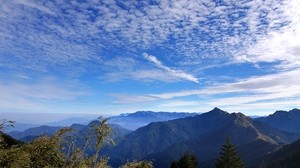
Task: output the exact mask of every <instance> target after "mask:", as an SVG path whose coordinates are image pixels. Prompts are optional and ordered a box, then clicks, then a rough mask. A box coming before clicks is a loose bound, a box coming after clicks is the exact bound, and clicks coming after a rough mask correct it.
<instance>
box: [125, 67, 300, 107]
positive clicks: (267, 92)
mask: <svg viewBox="0 0 300 168" xmlns="http://www.w3.org/2000/svg"><path fill="white" fill-rule="evenodd" d="M299 75H300V69H294V70H290V71H286V72H281V73H276V74H271V75H264V76H258V77H251V78H248V79H243V80H240V81H237V82H233V83H219V84H216V85H215V86H210V87H207V88H203V89H198V90H185V91H179V92H169V93H156V94H143V95H127V96H124V95H123V97H122V100H126V98H127V97H130V99H131V100H135V102H136V103H137V102H139V101H140V99H139V98H140V96H142V97H146V98H149V97H151V99H143V102H145V101H149V102H151V101H156V100H160V101H161V102H162V103H161V105H160V107H162V108H166V107H168V108H173V107H175V106H176V107H177V106H182V107H184V106H185V107H186V106H189V107H188V109H190V110H191V109H195V108H198V106H205V107H216V106H217V107H226V108H230V109H237V107H241V110H242V109H246V107H247V108H248V110H249V109H255V105H256V104H257V105H259V107H260V108H262V107H263V105H268V104H272V105H276V103H277V104H278V106H279V105H280V107H287V106H289V107H292V106H293V107H297V106H298V104H297V103H296V102H299V99H300V90H299V88H300V79H299V78H298V76H299ZM136 96H137V99H135V97H136ZM191 96H198V98H195V97H194V98H189V97H191ZM181 99H188V100H181ZM164 100H166V101H167V102H165V101H164ZM280 101H282V102H281V103H279V102H280ZM257 107H258V106H257ZM267 107H268V109H270V107H272V106H267ZM267 107H265V108H267ZM280 107H278V109H280Z"/></svg>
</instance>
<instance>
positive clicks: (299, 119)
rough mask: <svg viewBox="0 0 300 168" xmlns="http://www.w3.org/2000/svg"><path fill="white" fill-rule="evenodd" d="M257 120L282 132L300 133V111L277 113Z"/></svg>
mask: <svg viewBox="0 0 300 168" xmlns="http://www.w3.org/2000/svg"><path fill="white" fill-rule="evenodd" d="M255 120H257V121H260V122H263V123H265V124H268V125H270V126H272V127H275V128H278V129H280V130H285V131H289V132H298V133H300V109H293V110H290V111H276V112H275V113H274V114H271V115H269V116H267V117H260V118H256V119H255Z"/></svg>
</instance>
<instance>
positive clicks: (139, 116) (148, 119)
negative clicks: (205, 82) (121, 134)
mask: <svg viewBox="0 0 300 168" xmlns="http://www.w3.org/2000/svg"><path fill="white" fill-rule="evenodd" d="M198 114H200V113H187V112H153V111H137V112H135V113H127V114H120V115H118V116H113V117H110V118H109V120H108V122H109V123H112V124H118V125H120V126H122V127H124V128H127V129H129V130H136V129H138V128H140V127H142V126H146V125H148V124H150V123H152V122H157V121H168V120H174V119H178V118H185V117H189V116H195V115H198Z"/></svg>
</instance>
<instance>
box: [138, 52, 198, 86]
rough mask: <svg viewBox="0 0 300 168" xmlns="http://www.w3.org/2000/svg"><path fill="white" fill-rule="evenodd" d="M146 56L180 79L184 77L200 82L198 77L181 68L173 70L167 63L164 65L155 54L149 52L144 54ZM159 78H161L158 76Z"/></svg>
mask: <svg viewBox="0 0 300 168" xmlns="http://www.w3.org/2000/svg"><path fill="white" fill-rule="evenodd" d="M143 56H144V58H146V59H147V60H149V61H150V62H152V63H154V64H155V65H156V66H157V67H159V68H160V69H163V70H165V72H166V73H168V74H169V75H171V76H174V77H178V78H180V79H184V80H188V81H192V82H195V83H199V81H198V79H197V78H196V77H194V76H193V75H191V74H188V73H185V72H183V71H181V70H173V69H171V68H170V67H167V66H165V65H163V64H162V63H161V62H160V61H159V60H158V59H157V58H156V57H155V56H153V55H149V54H147V53H144V54H143ZM158 79H159V78H158Z"/></svg>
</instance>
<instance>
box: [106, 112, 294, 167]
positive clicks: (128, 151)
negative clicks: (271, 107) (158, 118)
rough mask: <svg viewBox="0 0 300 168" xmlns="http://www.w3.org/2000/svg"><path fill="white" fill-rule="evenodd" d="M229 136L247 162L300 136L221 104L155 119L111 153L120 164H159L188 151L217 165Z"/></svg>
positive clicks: (204, 162) (114, 162) (205, 163)
mask: <svg viewBox="0 0 300 168" xmlns="http://www.w3.org/2000/svg"><path fill="white" fill-rule="evenodd" d="M227 137H229V138H230V139H231V141H232V143H233V144H235V145H236V146H237V148H238V151H239V152H240V154H241V157H242V158H243V159H244V161H245V162H246V164H247V165H253V164H255V163H256V162H257V161H258V159H259V158H260V157H262V156H264V155H265V154H267V153H269V152H271V151H273V150H274V149H276V148H277V147H279V146H281V145H283V144H287V143H291V142H292V141H295V140H297V139H299V138H300V134H298V133H290V132H286V131H282V130H278V129H276V128H273V127H271V126H269V125H267V124H265V123H262V122H259V121H256V120H253V119H252V118H250V117H247V116H245V115H243V114H241V113H232V114H229V113H227V112H225V111H222V110H220V109H218V108H215V109H213V110H211V111H209V112H207V113H203V114H201V115H196V116H193V117H186V118H181V119H176V120H171V121H165V122H154V123H151V124H149V125H147V126H145V127H142V128H139V129H137V130H136V131H134V132H132V133H130V134H128V135H126V136H125V137H124V139H122V140H121V141H120V142H118V145H117V146H116V147H115V148H113V149H112V150H110V151H107V155H108V156H110V157H111V161H110V162H111V165H113V166H114V167H117V166H118V165H119V164H121V163H123V162H125V161H127V160H133V159H138V160H143V159H147V160H153V161H154V164H155V167H161V168H163V167H169V166H170V164H171V162H172V161H173V160H175V159H178V158H179V157H180V155H182V154H183V153H184V152H185V151H188V152H191V153H194V154H195V155H196V156H197V157H198V158H199V160H200V163H201V164H200V165H202V166H201V167H213V163H214V160H215V159H216V158H217V156H218V153H219V149H220V147H221V145H222V143H224V142H225V139H226V138H227Z"/></svg>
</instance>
